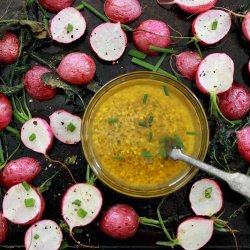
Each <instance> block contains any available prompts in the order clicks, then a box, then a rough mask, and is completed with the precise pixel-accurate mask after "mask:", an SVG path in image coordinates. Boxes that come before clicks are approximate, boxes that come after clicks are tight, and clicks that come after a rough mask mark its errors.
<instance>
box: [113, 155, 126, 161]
mask: <svg viewBox="0 0 250 250" xmlns="http://www.w3.org/2000/svg"><path fill="white" fill-rule="evenodd" d="M113 159H115V160H124V159H125V157H124V156H121V155H115V156H113Z"/></svg>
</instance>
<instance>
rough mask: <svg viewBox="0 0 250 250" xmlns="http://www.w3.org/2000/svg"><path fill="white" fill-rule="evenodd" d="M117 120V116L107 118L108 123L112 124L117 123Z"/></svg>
mask: <svg viewBox="0 0 250 250" xmlns="http://www.w3.org/2000/svg"><path fill="white" fill-rule="evenodd" d="M117 122H118V119H117V118H108V123H109V124H110V125H113V124H115V123H117Z"/></svg>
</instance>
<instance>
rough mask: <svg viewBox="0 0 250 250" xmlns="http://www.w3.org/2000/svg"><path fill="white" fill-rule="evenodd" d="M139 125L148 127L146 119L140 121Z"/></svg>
mask: <svg viewBox="0 0 250 250" xmlns="http://www.w3.org/2000/svg"><path fill="white" fill-rule="evenodd" d="M138 125H139V126H141V127H144V128H146V127H147V123H146V122H144V121H141V122H138Z"/></svg>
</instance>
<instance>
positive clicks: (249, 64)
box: [248, 60, 250, 74]
mask: <svg viewBox="0 0 250 250" xmlns="http://www.w3.org/2000/svg"><path fill="white" fill-rule="evenodd" d="M248 73H249V74H250V60H249V61H248Z"/></svg>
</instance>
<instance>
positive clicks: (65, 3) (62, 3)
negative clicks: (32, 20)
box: [39, 0, 74, 12]
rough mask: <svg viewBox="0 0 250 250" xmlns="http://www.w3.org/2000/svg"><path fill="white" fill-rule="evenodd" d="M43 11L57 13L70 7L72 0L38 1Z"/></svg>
mask: <svg viewBox="0 0 250 250" xmlns="http://www.w3.org/2000/svg"><path fill="white" fill-rule="evenodd" d="M39 2H40V4H41V5H42V6H43V8H44V9H46V10H48V11H51V12H59V11H61V10H63V9H64V8H67V7H69V6H71V4H72V3H73V2H74V0H39Z"/></svg>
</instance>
